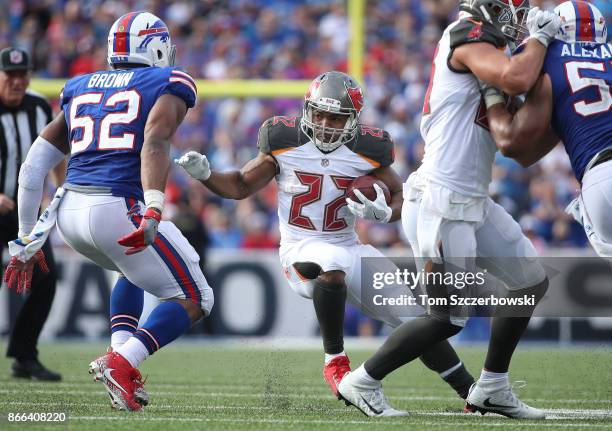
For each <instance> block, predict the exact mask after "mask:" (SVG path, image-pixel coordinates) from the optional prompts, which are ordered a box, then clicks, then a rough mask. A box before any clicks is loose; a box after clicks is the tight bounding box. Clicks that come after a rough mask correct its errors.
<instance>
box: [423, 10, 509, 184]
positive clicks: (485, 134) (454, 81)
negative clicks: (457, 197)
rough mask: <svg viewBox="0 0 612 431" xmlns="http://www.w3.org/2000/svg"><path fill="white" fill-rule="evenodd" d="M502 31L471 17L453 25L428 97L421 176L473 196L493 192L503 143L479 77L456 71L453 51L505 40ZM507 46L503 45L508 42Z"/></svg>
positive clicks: (440, 47)
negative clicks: (498, 139) (498, 140)
mask: <svg viewBox="0 0 612 431" xmlns="http://www.w3.org/2000/svg"><path fill="white" fill-rule="evenodd" d="M496 31H497V30H496V29H495V28H494V27H492V26H489V25H483V23H480V22H477V21H473V20H471V19H469V20H465V19H463V20H460V21H455V22H454V23H452V24H451V25H449V26H448V27H447V28H446V30H445V31H444V34H443V35H442V39H441V40H440V42H439V44H438V48H437V50H436V55H435V58H434V62H433V65H432V74H431V78H430V83H429V88H428V90H427V94H426V96H425V104H424V106H423V117H422V119H421V135H422V137H423V140H424V141H425V155H424V157H423V163H422V165H421V166H420V167H419V169H418V173H419V175H420V176H421V177H423V178H425V179H428V180H430V181H432V182H435V183H438V184H441V185H443V186H445V187H448V188H449V189H451V190H453V191H456V192H458V193H461V194H464V195H467V196H487V195H488V188H489V183H490V182H491V170H492V166H493V161H494V158H495V153H496V151H497V147H496V145H495V141H494V140H493V138H492V136H491V134H490V133H489V129H488V123H487V119H486V108H485V105H484V102H482V101H481V95H480V90H479V86H478V80H477V78H476V77H475V76H474V75H473V74H472V73H470V72H462V71H454V70H452V69H451V67H452V66H450V64H449V55H450V53H451V50H452V49H453V48H455V47H457V46H459V45H461V44H462V43H470V42H480V41H483V42H489V43H493V44H494V45H500V44H504V43H505V42H504V41H503V38H501V39H500V36H499V34H495V32H496ZM502 46H503V45H502Z"/></svg>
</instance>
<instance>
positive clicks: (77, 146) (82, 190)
mask: <svg viewBox="0 0 612 431" xmlns="http://www.w3.org/2000/svg"><path fill="white" fill-rule="evenodd" d="M108 62H109V64H110V66H111V70H109V71H100V72H96V73H92V74H88V75H83V76H79V77H76V78H73V79H71V80H70V81H68V82H67V83H66V86H65V87H64V90H63V92H62V95H61V106H62V112H61V113H60V114H59V115H58V116H57V118H55V120H53V121H52V122H51V123H50V124H49V125H48V126H47V127H46V128H45V129H44V130H43V131H42V132H41V135H40V136H39V137H38V138H37V140H36V141H35V142H34V144H33V145H32V149H31V150H30V152H29V153H28V156H27V159H26V161H25V162H24V164H23V166H22V168H21V175H20V180H19V192H18V193H19V198H20V202H21V201H25V202H28V203H29V204H28V205H24V206H20V208H19V209H20V211H19V222H20V231H26V232H30V231H31V230H32V228H33V226H34V224H35V223H36V218H37V209H38V206H39V204H40V200H41V195H42V186H43V181H44V178H45V176H46V175H47V173H48V171H49V170H50V169H51V168H52V167H53V166H55V165H56V164H57V163H58V162H59V161H60V160H62V159H63V158H64V156H65V154H70V160H69V163H68V172H67V177H66V183H65V184H64V186H63V189H64V191H65V192H64V194H63V197H62V198H61V201H60V202H59V206H58V207H57V214H56V217H57V226H58V229H59V231H60V232H61V234H62V236H63V237H64V239H65V240H66V242H67V243H68V244H69V245H70V246H71V247H72V248H73V249H75V250H76V251H78V252H79V253H81V254H82V255H84V256H86V257H88V258H89V259H91V260H93V261H94V262H96V263H97V264H99V265H100V266H102V267H104V268H107V269H110V270H114V271H117V272H118V273H119V278H118V281H117V283H116V285H115V287H114V288H113V291H112V294H111V310H110V311H111V318H110V324H111V333H112V336H111V349H110V351H109V352H108V353H107V354H106V355H104V356H102V357H100V358H98V359H96V360H94V361H92V362H91V364H90V373H92V374H93V375H94V378H95V380H98V381H101V382H102V383H103V384H104V385H105V386H106V389H107V391H108V393H109V395H110V398H111V402H112V407H114V408H119V409H126V410H139V409H141V408H142V405H146V404H147V403H148V395H147V394H146V392H145V391H144V389H143V382H142V380H141V377H140V373H139V372H138V370H137V367H138V365H139V364H140V363H141V362H142V361H143V360H144V359H146V358H147V357H148V356H149V355H150V354H152V353H153V352H155V351H157V350H158V349H160V348H161V347H163V346H164V345H166V344H168V343H169V342H171V341H173V340H174V339H176V338H178V337H179V336H180V335H182V334H183V333H185V332H186V331H187V330H188V329H189V327H190V326H191V324H193V323H194V322H196V321H197V320H199V319H201V318H202V317H205V316H207V315H208V314H209V313H210V310H211V308H212V306H213V294H212V290H211V289H210V287H209V286H208V283H207V282H206V279H205V278H204V276H203V274H202V271H201V270H200V267H199V265H198V260H199V258H198V255H197V253H196V252H195V250H194V249H193V248H192V247H191V246H190V245H189V243H188V242H187V240H186V239H185V238H184V237H183V236H182V235H181V233H180V232H179V231H178V229H177V228H176V227H175V226H174V225H173V224H172V223H170V222H167V221H161V214H162V211H163V208H164V192H163V191H164V189H165V186H166V180H167V175H168V170H169V167H170V164H169V147H170V139H171V138H172V136H173V134H174V132H175V131H176V128H177V127H178V126H179V124H180V123H181V122H182V120H183V118H184V116H185V114H186V112H187V109H188V108H191V107H193V106H194V104H195V102H196V86H195V83H194V81H193V79H192V78H191V77H190V76H189V75H188V74H187V73H185V72H182V71H180V70H178V69H177V68H175V67H173V63H174V46H173V45H171V42H170V35H169V33H168V29H167V27H166V25H165V24H164V23H163V21H161V20H160V19H159V18H157V17H156V16H155V15H152V14H150V13H146V12H132V13H128V14H126V15H124V16H122V17H121V18H119V19H118V20H117V21H116V22H115V23H114V24H113V26H112V28H111V30H110V33H109V38H108ZM143 189H144V191H143ZM60 195H61V192H60ZM143 203H144V205H143ZM143 208H144V210H143ZM47 215H48V214H47ZM47 215H46V216H47ZM30 236H31V235H30ZM21 240H22V241H21V242H22V243H27V242H28V241H27V238H25V239H24V238H22V239H21ZM22 260H25V259H22ZM41 260H44V256H42V252H41V251H38V252H37V253H36V255H35V256H34V257H33V258H31V259H29V260H27V261H25V262H22V261H19V259H17V258H12V259H11V264H10V265H9V269H8V271H7V272H9V276H12V277H13V278H12V279H13V280H17V281H18V282H21V280H22V279H23V280H25V279H26V278H27V276H28V274H29V273H30V272H31V270H32V268H33V265H34V264H36V263H39V262H41ZM143 289H144V290H146V291H147V292H150V293H151V294H153V295H155V296H157V297H158V298H160V299H162V300H163V301H162V302H161V303H160V305H158V306H157V307H156V308H155V309H154V310H153V311H152V312H151V315H150V316H149V318H148V319H147V320H146V322H145V323H144V324H143V325H142V326H140V327H139V326H138V323H139V319H140V315H141V313H142V307H143V295H144V291H143Z"/></svg>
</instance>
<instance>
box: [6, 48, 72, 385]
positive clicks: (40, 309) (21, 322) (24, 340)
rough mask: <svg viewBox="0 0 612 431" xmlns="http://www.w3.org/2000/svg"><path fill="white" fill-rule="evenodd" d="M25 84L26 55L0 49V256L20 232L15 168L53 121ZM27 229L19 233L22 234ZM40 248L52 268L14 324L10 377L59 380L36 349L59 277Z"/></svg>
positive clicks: (38, 276)
mask: <svg viewBox="0 0 612 431" xmlns="http://www.w3.org/2000/svg"><path fill="white" fill-rule="evenodd" d="M29 83H30V61H29V57H28V54H27V53H26V52H25V51H22V50H20V49H16V48H5V49H3V50H2V51H0V256H2V252H3V249H4V247H5V246H6V245H7V243H8V242H9V241H11V240H13V239H15V238H17V235H18V228H19V226H18V217H17V180H18V177H19V168H20V166H21V163H22V162H23V161H24V160H25V158H26V154H27V152H28V150H29V149H30V145H32V142H33V141H34V139H36V137H37V136H38V134H39V133H40V131H41V130H42V129H43V127H45V125H46V124H47V123H49V122H50V121H51V106H50V105H49V103H48V102H47V101H46V99H45V98H44V97H42V96H40V95H38V94H35V93H33V92H30V91H28V90H27V88H28V85H29ZM60 165H62V164H61V163H60ZM64 171H65V165H62V166H60V168H58V169H56V171H55V172H54V175H55V179H56V183H58V184H61V183H62V182H63V177H64V175H65V174H64ZM58 181H59V182H58ZM27 233H29V232H19V234H20V235H23V234H27ZM43 251H44V253H45V256H46V258H47V263H48V264H49V270H50V271H49V272H48V273H42V272H41V271H40V268H38V267H36V269H35V270H34V274H33V278H32V288H31V292H30V294H29V296H28V297H27V298H26V299H25V302H24V303H23V307H22V308H21V310H20V311H19V312H18V313H17V317H16V319H15V321H14V323H13V329H12V332H11V336H10V340H9V345H8V351H7V356H8V357H11V358H13V359H14V361H13V364H12V366H11V374H12V375H13V376H14V377H21V378H28V379H30V378H31V379H37V380H47V381H57V380H61V376H60V375H59V374H57V373H55V372H53V371H50V370H48V369H47V368H45V367H44V366H43V365H42V364H41V363H40V361H39V360H38V351H37V349H36V344H37V342H38V336H39V335H40V331H41V330H42V327H43V325H44V324H45V321H46V320H47V316H48V315H49V310H50V309H51V304H52V302H53V297H54V296H55V283H56V279H57V275H56V272H55V262H54V259H53V253H52V251H51V246H50V244H49V241H47V244H46V245H45V246H44V247H43ZM3 267H4V265H2V268H3ZM1 271H2V269H0V272H1ZM11 295H15V293H11ZM16 302H18V301H15V298H14V297H13V298H10V303H11V304H13V305H15V303H16ZM11 314H13V313H11Z"/></svg>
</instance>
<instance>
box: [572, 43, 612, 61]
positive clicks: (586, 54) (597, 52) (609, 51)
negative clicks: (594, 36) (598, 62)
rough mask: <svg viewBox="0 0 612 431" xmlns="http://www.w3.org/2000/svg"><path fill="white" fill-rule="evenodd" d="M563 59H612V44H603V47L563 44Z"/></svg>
mask: <svg viewBox="0 0 612 431" xmlns="http://www.w3.org/2000/svg"><path fill="white" fill-rule="evenodd" d="M561 57H583V58H599V59H604V58H612V44H610V43H602V44H601V45H596V46H595V45H589V44H581V43H574V44H567V43H566V44H563V48H562V49H561Z"/></svg>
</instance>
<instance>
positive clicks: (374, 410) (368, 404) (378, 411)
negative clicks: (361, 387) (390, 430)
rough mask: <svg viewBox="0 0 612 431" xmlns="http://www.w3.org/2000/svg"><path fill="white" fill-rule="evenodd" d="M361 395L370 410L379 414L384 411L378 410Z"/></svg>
mask: <svg viewBox="0 0 612 431" xmlns="http://www.w3.org/2000/svg"><path fill="white" fill-rule="evenodd" d="M360 396H361V399H362V401H363V402H364V403H365V405H366V406H368V407H369V408H370V410H372V411H373V412H374V413H375V414H377V415H379V414H381V413H382V412H383V411H382V410H376V409H375V408H374V407H372V406H371V405H370V403H369V402H367V401H366V399H365V398H364V397H363V395H360Z"/></svg>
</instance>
